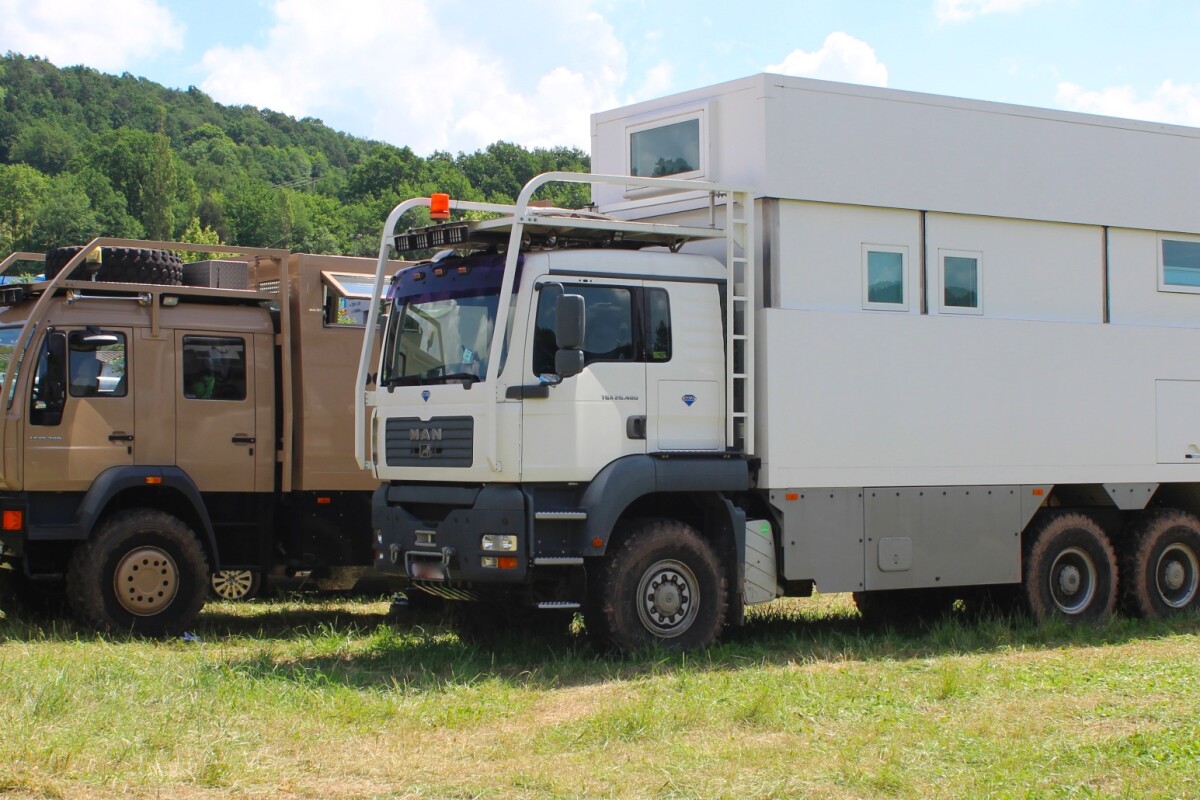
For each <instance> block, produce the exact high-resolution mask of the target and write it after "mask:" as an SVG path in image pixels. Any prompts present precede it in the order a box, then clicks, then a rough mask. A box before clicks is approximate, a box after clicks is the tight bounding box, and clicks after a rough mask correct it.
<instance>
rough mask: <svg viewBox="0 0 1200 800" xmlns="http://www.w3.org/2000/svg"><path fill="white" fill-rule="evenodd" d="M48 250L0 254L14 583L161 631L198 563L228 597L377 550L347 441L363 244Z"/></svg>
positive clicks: (185, 614) (3, 434)
mask: <svg viewBox="0 0 1200 800" xmlns="http://www.w3.org/2000/svg"><path fill="white" fill-rule="evenodd" d="M180 250H184V251H186V250H192V251H198V250H199V251H217V252H225V253H231V254H236V255H239V256H240V257H241V258H240V260H236V259H235V260H233V261H214V262H207V263H201V264H189V265H183V264H181V263H180V259H179V257H178V256H177V255H175V254H174V251H180ZM40 260H41V256H40V255H39V254H28V253H14V254H13V255H11V256H9V257H8V258H6V259H4V261H3V262H0V274H3V273H4V271H5V270H10V271H16V272H21V273H22V274H23V275H24V276H25V279H26V282H20V283H7V284H4V285H2V286H0V370H2V374H0V381H2V382H3V387H4V388H3V393H2V395H0V396H2V397H3V403H4V417H3V423H2V425H0V442H2V443H3V449H2V452H3V459H2V461H0V517H2V525H0V568H4V569H5V570H6V571H7V572H9V576H10V577H11V579H12V581H13V585H14V588H15V589H16V590H17V595H18V599H21V598H24V599H27V600H33V601H38V600H41V601H47V600H48V601H50V602H49V603H45V604H46V605H47V607H48V608H53V609H57V608H58V607H60V606H61V602H57V601H58V600H61V599H62V598H65V599H67V600H68V601H69V603H70V606H71V607H72V609H73V610H74V612H75V613H76V615H77V616H78V617H79V618H80V619H81V620H83V621H84V622H86V623H88V624H90V625H93V626H95V627H98V628H101V629H106V630H111V631H127V632H128V631H132V632H135V633H142V634H173V633H178V632H179V631H181V630H184V629H185V628H187V627H188V626H189V625H190V624H191V623H192V621H193V620H194V619H195V617H196V614H197V613H198V612H199V611H200V608H201V606H202V605H203V603H204V600H205V597H206V595H207V594H208V592H209V591H210V573H211V574H212V575H214V576H215V580H214V581H212V582H211V588H212V590H213V591H215V592H216V593H217V594H218V595H219V596H223V597H236V596H238V595H241V594H245V593H247V592H248V591H250V590H252V589H253V588H254V586H255V584H256V583H257V582H258V581H259V580H261V579H262V578H263V577H264V576H269V577H270V576H274V577H279V576H298V575H299V576H307V577H308V578H310V579H311V580H313V581H315V582H324V583H325V585H330V586H343V587H344V586H346V585H348V584H352V583H353V582H354V580H355V579H356V578H357V577H359V576H360V575H362V574H365V573H366V572H367V571H368V570H370V568H371V566H372V560H373V551H372V542H371V533H370V527H369V523H370V501H371V495H372V493H373V490H374V489H375V488H376V487H377V486H378V485H379V482H378V481H377V480H375V479H373V478H372V477H371V476H370V475H368V474H366V473H364V472H362V471H361V470H360V469H359V468H358V466H357V465H356V464H355V463H354V458H353V455H352V453H351V452H350V447H349V444H348V443H349V442H350V441H352V440H353V438H354V436H353V433H352V432H351V431H350V426H351V424H352V421H353V417H354V415H353V413H352V411H351V405H352V395H353V392H352V390H351V383H350V381H351V380H352V378H353V375H354V371H355V359H354V356H353V355H352V354H353V353H357V352H358V349H359V347H360V344H361V340H362V330H363V325H364V323H365V320H366V316H367V314H366V303H367V302H368V296H369V287H370V282H371V278H370V275H371V273H372V272H373V270H374V262H373V260H371V259H361V258H360V259H354V258H345V257H337V256H317V255H307V254H299V253H288V252H287V251H286V250H265V249H253V248H240V249H238V250H236V251H235V249H233V248H228V247H216V246H210V245H188V244H179V243H163V242H151V243H147V242H131V241H118V240H105V239H98V240H95V241H93V242H91V243H90V244H88V245H87V246H85V247H76V248H61V249H59V250H52V251H50V253H48V254H46V258H45V263H44V265H43V264H42V263H39V261H40ZM394 266H396V267H399V266H400V265H399V264H395V265H394ZM43 267H44V277H43V276H42V275H40V274H39V273H42V272H43Z"/></svg>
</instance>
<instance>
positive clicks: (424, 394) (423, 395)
mask: <svg viewBox="0 0 1200 800" xmlns="http://www.w3.org/2000/svg"><path fill="white" fill-rule="evenodd" d="M421 399H422V400H424V401H425V402H426V403H428V402H429V390H428V389H426V390H425V391H423V392H421Z"/></svg>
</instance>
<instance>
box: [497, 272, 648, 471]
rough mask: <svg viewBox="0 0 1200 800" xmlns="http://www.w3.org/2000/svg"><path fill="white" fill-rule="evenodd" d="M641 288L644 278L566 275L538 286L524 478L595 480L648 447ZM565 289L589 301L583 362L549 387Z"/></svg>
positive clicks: (525, 405)
mask: <svg viewBox="0 0 1200 800" xmlns="http://www.w3.org/2000/svg"><path fill="white" fill-rule="evenodd" d="M640 286H641V283H640V282H639V281H627V280H616V279H613V280H610V279H608V278H604V279H587V278H577V279H566V278H564V280H563V283H562V284H561V285H560V284H555V283H545V284H542V285H541V286H539V287H538V289H537V300H536V302H535V303H534V304H533V307H532V308H531V309H530V316H531V319H530V321H529V325H528V328H527V330H528V331H529V333H528V334H527V340H526V343H525V345H526V350H525V352H526V358H525V364H524V366H523V370H524V373H525V375H524V380H523V382H524V384H525V385H526V387H527V388H525V389H524V390H523V395H524V397H523V402H522V411H521V415H522V420H521V421H522V425H521V478H522V480H525V481H550V482H562V481H575V480H590V479H591V478H592V477H594V476H595V475H596V473H597V472H599V471H600V470H601V469H602V468H604V466H606V465H607V464H609V463H610V462H612V461H615V460H616V459H618V458H621V457H623V456H628V455H635V454H641V453H645V452H646V429H645V425H646V365H645V364H644V363H643V362H642V361H641V354H640V352H639V347H638V341H639V336H640V315H639V314H638V313H637V309H638V308H639V305H638V302H639V301H638V297H639V294H640ZM564 291H565V292H567V293H569V294H579V295H582V296H583V298H584V304H585V308H586V323H585V339H584V345H583V350H584V364H585V366H584V369H583V372H581V373H580V374H578V375H575V376H573V377H570V378H566V379H565V380H563V381H562V382H561V383H559V384H557V385H550V383H548V382H547V381H548V376H550V375H552V374H553V373H554V354H555V352H556V351H557V345H556V342H555V335H554V325H555V318H556V313H555V304H556V302H557V299H558V297H559V296H560V295H561V294H562V293H563V292H564ZM543 386H544V387H545V388H544V390H543V389H542V387H543ZM535 387H536V388H535ZM539 395H540V396H539Z"/></svg>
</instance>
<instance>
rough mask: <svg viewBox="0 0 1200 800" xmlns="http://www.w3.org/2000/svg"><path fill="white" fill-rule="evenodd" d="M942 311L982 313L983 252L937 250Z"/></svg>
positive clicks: (947, 312) (948, 312)
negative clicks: (940, 263) (940, 274)
mask: <svg viewBox="0 0 1200 800" xmlns="http://www.w3.org/2000/svg"><path fill="white" fill-rule="evenodd" d="M939 255H940V256H941V260H942V308H941V310H942V313H944V314H982V313H983V254H982V253H969V252H960V251H957V250H941V251H939Z"/></svg>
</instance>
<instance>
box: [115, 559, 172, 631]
mask: <svg viewBox="0 0 1200 800" xmlns="http://www.w3.org/2000/svg"><path fill="white" fill-rule="evenodd" d="M113 589H114V591H115V592H116V596H117V602H118V603H120V604H121V607H122V608H124V609H125V610H126V611H128V612H129V613H130V614H135V615H137V616H139V617H148V616H151V615H153V614H157V613H159V612H161V611H162V610H163V609H164V608H166V607H167V606H168V605H170V604H171V601H172V600H174V599H175V594H176V592H178V591H179V570H178V569H177V568H176V566H175V560H174V559H172V558H171V556H170V555H168V554H167V553H166V551H164V550H160V549H159V548H157V547H140V548H138V549H136V550H131V551H130V552H129V553H127V554H125V556H124V557H123V558H122V559H121V561H120V562H119V563H118V564H117V569H116V573H115V574H114V577H113Z"/></svg>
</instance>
